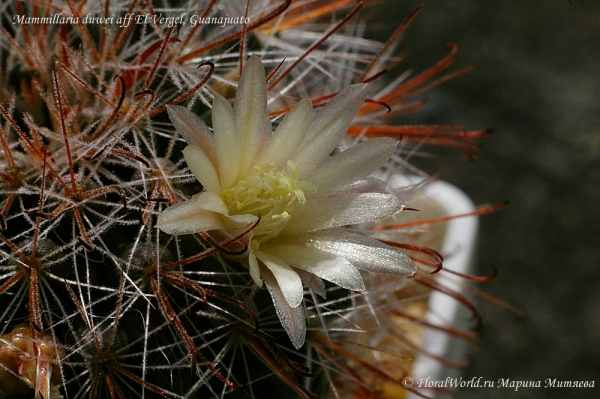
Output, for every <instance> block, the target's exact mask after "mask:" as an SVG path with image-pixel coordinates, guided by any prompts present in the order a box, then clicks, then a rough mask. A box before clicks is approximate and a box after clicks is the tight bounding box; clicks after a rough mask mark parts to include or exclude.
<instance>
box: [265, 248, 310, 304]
mask: <svg viewBox="0 0 600 399" xmlns="http://www.w3.org/2000/svg"><path fill="white" fill-rule="evenodd" d="M254 254H255V255H256V257H257V258H258V259H259V260H260V261H261V262H262V263H264V264H265V266H267V267H268V268H269V270H270V271H271V273H273V276H274V277H275V279H277V284H278V285H279V288H281V292H282V293H283V296H284V297H285V300H286V301H287V302H288V304H289V305H290V306H291V307H293V308H296V307H298V306H300V304H301V303H302V298H304V289H303V288H302V280H300V276H298V273H296V272H295V271H294V269H292V268H291V267H290V265H288V264H287V262H286V261H284V260H283V259H281V258H278V257H277V256H274V255H271V254H268V253H265V252H263V251H261V250H256V251H254Z"/></svg>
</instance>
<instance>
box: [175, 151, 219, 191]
mask: <svg viewBox="0 0 600 399" xmlns="http://www.w3.org/2000/svg"><path fill="white" fill-rule="evenodd" d="M183 157H184V158H185V162H186V163H187V165H188V167H189V168H190V170H191V171H192V173H193V174H194V176H196V180H198V181H199V182H200V184H202V187H204V189H205V190H206V191H212V192H215V193H218V192H221V183H220V182H219V176H218V175H217V171H216V169H215V164H213V163H212V161H211V160H210V158H209V157H208V156H207V155H206V153H205V152H204V151H202V149H201V148H200V147H198V146H197V145H194V144H191V145H188V146H187V147H185V148H184V149H183Z"/></svg>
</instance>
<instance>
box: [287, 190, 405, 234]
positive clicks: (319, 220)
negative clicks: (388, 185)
mask: <svg viewBox="0 0 600 399" xmlns="http://www.w3.org/2000/svg"><path fill="white" fill-rule="evenodd" d="M400 209H402V204H401V203H400V201H398V198H396V196H395V195H393V194H383V193H359V194H356V193H344V194H335V195H331V196H329V197H318V198H311V199H309V201H308V202H307V203H306V205H305V206H302V207H297V208H296V209H295V211H294V214H293V215H292V217H291V218H290V221H289V223H288V225H287V226H286V228H285V229H284V230H283V231H282V234H296V233H302V232H305V231H314V230H322V229H331V228H334V227H341V226H347V225H351V224H359V223H365V222H372V221H374V220H380V219H385V218H387V217H390V216H392V215H394V214H395V213H396V212H398V211H399V210H400Z"/></svg>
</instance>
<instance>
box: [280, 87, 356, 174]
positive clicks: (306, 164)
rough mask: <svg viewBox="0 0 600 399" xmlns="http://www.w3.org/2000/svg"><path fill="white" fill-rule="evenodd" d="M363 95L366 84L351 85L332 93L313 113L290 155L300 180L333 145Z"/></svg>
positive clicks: (331, 149) (347, 123)
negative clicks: (303, 138)
mask: <svg viewBox="0 0 600 399" xmlns="http://www.w3.org/2000/svg"><path fill="white" fill-rule="evenodd" d="M365 98H366V85H365V84H356V85H352V86H350V87H348V88H346V89H345V90H343V91H342V92H340V93H339V94H338V95H337V96H335V97H334V98H333V99H332V100H331V101H330V102H329V103H328V104H327V105H326V106H325V108H323V110H322V111H321V112H320V113H319V115H317V117H316V118H315V119H314V120H313V123H312V124H311V126H310V129H309V130H308V132H307V135H306V138H305V141H304V143H303V144H302V146H301V148H300V150H299V151H298V152H297V153H296V154H295V155H294V157H293V158H292V161H293V162H294V163H295V164H296V167H297V168H298V171H299V176H300V178H301V179H304V178H305V177H306V176H309V175H311V174H312V172H313V170H314V169H316V168H317V166H319V164H320V163H321V162H322V161H323V160H324V159H325V157H327V156H328V155H329V154H330V153H331V152H332V151H333V149H334V148H336V147H337V146H338V145H339V143H340V141H341V140H342V138H343V137H344V136H345V135H346V131H347V130H348V126H350V122H352V119H353V118H354V115H355V114H356V111H358V109H359V108H360V106H361V105H362V104H363V102H364V101H365Z"/></svg>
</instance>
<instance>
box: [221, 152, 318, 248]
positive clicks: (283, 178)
mask: <svg viewBox="0 0 600 399" xmlns="http://www.w3.org/2000/svg"><path fill="white" fill-rule="evenodd" d="M273 167H274V165H273V164H267V165H266V167H265V169H267V171H263V170H262V169H261V168H260V167H258V166H256V167H255V168H254V172H255V173H254V174H253V175H252V176H250V177H248V178H246V179H244V180H240V181H238V182H237V184H236V185H235V186H233V187H231V188H228V189H227V190H223V191H222V192H221V198H222V199H223V201H224V202H225V204H226V205H227V208H228V210H229V214H230V215H232V216H233V215H242V214H250V215H254V216H259V217H260V223H259V224H258V226H257V227H256V228H255V229H254V240H256V241H258V242H259V243H263V242H266V241H268V240H270V239H271V238H273V237H276V236H277V235H278V234H279V233H280V232H281V231H282V230H283V229H284V228H285V226H286V225H287V224H288V222H289V220H290V217H291V216H292V213H293V212H294V209H295V208H296V206H298V205H304V204H305V203H306V197H305V195H304V191H306V190H313V191H314V190H315V187H314V186H313V185H312V184H310V183H309V182H306V181H298V171H297V169H296V166H295V165H294V163H293V162H292V161H288V168H289V172H288V173H285V172H282V171H275V170H273Z"/></svg>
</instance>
